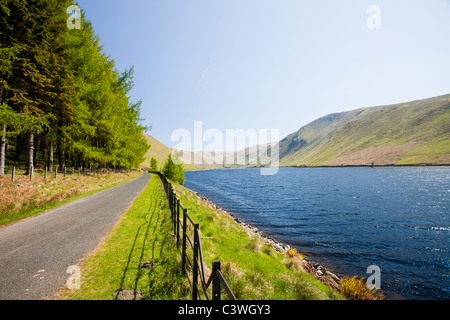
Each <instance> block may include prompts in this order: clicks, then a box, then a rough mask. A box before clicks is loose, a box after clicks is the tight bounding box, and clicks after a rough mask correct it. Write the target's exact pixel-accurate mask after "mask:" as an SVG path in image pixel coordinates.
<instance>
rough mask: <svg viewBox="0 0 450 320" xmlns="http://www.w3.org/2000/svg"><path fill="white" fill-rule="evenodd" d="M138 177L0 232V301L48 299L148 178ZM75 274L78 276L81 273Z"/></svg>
mask: <svg viewBox="0 0 450 320" xmlns="http://www.w3.org/2000/svg"><path fill="white" fill-rule="evenodd" d="M150 177H151V175H150V174H148V173H144V175H142V176H141V177H139V178H136V179H134V180H132V181H128V182H126V183H124V184H121V185H119V186H117V187H114V188H111V189H108V190H105V191H102V192H99V193H97V194H94V195H92V196H89V197H85V198H82V199H79V200H76V201H74V202H71V203H69V204H67V205H64V206H62V207H60V208H57V209H53V210H50V211H47V212H45V213H43V214H41V215H38V216H35V217H32V218H28V219H25V220H23V221H19V222H17V223H14V224H12V225H9V226H6V227H4V228H0V299H1V300H40V299H45V298H47V297H51V296H53V295H54V294H55V293H57V292H58V290H59V289H60V288H62V287H63V286H64V285H65V284H66V281H67V280H68V278H69V277H70V276H71V275H70V274H68V273H67V269H68V267H69V266H72V265H77V263H79V262H80V260H81V259H82V258H83V257H84V256H85V255H86V254H88V253H89V252H92V251H93V250H94V249H95V248H96V246H97V245H98V244H99V242H100V241H101V239H102V238H103V237H104V236H105V235H106V234H107V233H108V231H109V230H110V229H111V228H112V227H113V226H114V225H115V224H116V222H117V221H118V219H119V217H120V216H121V215H122V214H123V213H124V212H125V211H126V210H127V208H128V207H129V206H130V205H131V204H132V202H133V200H134V199H135V198H136V197H137V195H138V194H139V193H140V192H141V191H142V189H143V188H144V187H145V186H146V185H147V183H148V181H149V180H150ZM80 276H81V277H82V276H83V274H82V271H81V274H80Z"/></svg>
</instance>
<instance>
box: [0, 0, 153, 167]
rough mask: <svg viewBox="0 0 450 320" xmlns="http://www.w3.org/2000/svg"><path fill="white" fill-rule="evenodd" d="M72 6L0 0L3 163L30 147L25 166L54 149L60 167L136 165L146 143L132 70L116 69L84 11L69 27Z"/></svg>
mask: <svg viewBox="0 0 450 320" xmlns="http://www.w3.org/2000/svg"><path fill="white" fill-rule="evenodd" d="M72 4H73V1H72V0H28V1H25V0H1V1H0V136H1V137H2V141H5V142H4V143H3V142H2V148H0V162H4V160H2V159H4V158H5V152H9V153H15V155H14V157H15V159H17V160H20V159H23V156H24V154H23V153H24V152H25V151H27V155H28V156H27V157H26V160H27V166H33V165H34V166H35V165H37V164H39V162H40V163H41V164H43V165H48V164H49V163H50V164H51V163H53V158H52V154H53V150H54V151H55V155H57V161H55V162H58V163H59V165H60V166H61V167H65V166H75V167H76V166H83V167H89V166H117V167H125V168H131V167H138V166H139V165H140V163H141V162H142V161H143V158H144V154H145V152H146V151H147V149H148V147H149V146H148V144H147V142H146V141H145V139H144V137H143V135H142V131H143V130H146V129H147V128H146V127H144V126H142V125H140V122H141V120H142V119H140V116H139V115H140V106H141V102H140V101H139V102H137V103H134V102H132V101H131V99H130V97H129V96H128V94H129V92H130V90H131V89H132V87H133V71H134V70H133V67H131V68H130V69H128V70H125V71H124V72H122V73H120V72H119V71H117V70H116V69H115V66H114V61H113V60H111V59H110V58H109V57H108V56H107V55H106V54H105V53H104V52H103V50H102V47H101V46H100V45H99V39H98V37H97V36H95V34H94V31H93V28H92V26H91V23H90V22H89V21H86V19H85V18H84V14H82V17H81V21H82V25H81V29H69V28H68V27H67V19H68V18H69V15H68V14H67V12H66V10H67V8H68V7H69V6H70V5H72ZM22 141H29V143H28V148H23V147H22V146H20V144H22V143H23V142H22ZM4 144H8V146H10V147H8V148H4ZM14 146H15V148H14ZM5 150H8V151H5ZM49 150H52V152H49ZM33 151H34V152H35V155H34V157H33ZM30 155H31V156H30ZM40 156H41V157H42V158H41V159H40ZM10 158H11V156H10ZM33 158H34V160H33ZM30 162H31V163H30ZM32 162H34V163H32ZM3 164H4V163H3ZM1 165H2V163H0V170H1V167H2V166H1ZM1 173H2V172H0V174H1Z"/></svg>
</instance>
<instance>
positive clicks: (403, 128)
mask: <svg viewBox="0 0 450 320" xmlns="http://www.w3.org/2000/svg"><path fill="white" fill-rule="evenodd" d="M144 136H145V137H146V139H147V141H148V142H149V144H150V145H151V147H150V150H149V151H148V152H147V154H146V159H145V161H144V162H143V163H142V165H141V167H149V166H150V159H151V158H152V157H155V158H156V160H157V161H158V166H159V167H162V166H163V165H164V162H165V161H166V159H167V156H168V155H169V154H170V153H171V151H172V150H171V149H170V148H169V147H167V146H165V145H164V144H163V143H161V142H159V141H158V140H156V139H155V138H154V137H152V136H150V135H147V134H145V133H144ZM263 147H265V145H260V146H253V147H251V148H246V149H244V150H240V151H239V152H232V153H220V152H219V153H218V154H215V155H214V154H211V153H210V152H207V151H204V152H203V154H201V153H199V156H200V157H202V156H203V161H204V162H203V163H202V164H195V165H194V164H185V165H184V167H185V169H186V170H203V169H216V168H242V167H246V166H247V167H252V166H253V167H254V166H258V162H257V161H250V159H256V156H257V154H258V150H261V148H263ZM264 150H265V149H264ZM227 154H228V156H230V155H231V156H232V157H235V159H238V157H245V165H243V164H240V165H238V164H231V165H230V164H225V163H226V162H225V157H226V155H227ZM181 155H184V159H190V160H188V161H184V162H185V163H194V155H195V154H194V153H192V152H188V151H181ZM214 159H219V160H217V161H214ZM279 163H280V166H352V165H353V166H362V165H364V166H370V165H372V164H373V165H375V166H377V165H378V166H379V165H423V164H429V165H436V164H450V94H449V95H444V96H440V97H434V98H429V99H424V100H417V101H412V102H405V103H399V104H395V105H389V106H380V107H368V108H360V109H356V110H352V111H347V112H341V113H334V114H329V115H327V116H324V117H321V118H319V119H317V120H315V121H313V122H311V123H309V124H307V125H305V126H304V127H302V128H300V130H298V131H297V132H294V133H292V134H290V135H288V136H287V137H286V138H284V139H282V140H281V141H280V142H279Z"/></svg>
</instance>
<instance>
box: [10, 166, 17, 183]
mask: <svg viewBox="0 0 450 320" xmlns="http://www.w3.org/2000/svg"><path fill="white" fill-rule="evenodd" d="M15 176H16V167H15V166H14V167H13V170H12V177H11V181H12V182H14V178H15Z"/></svg>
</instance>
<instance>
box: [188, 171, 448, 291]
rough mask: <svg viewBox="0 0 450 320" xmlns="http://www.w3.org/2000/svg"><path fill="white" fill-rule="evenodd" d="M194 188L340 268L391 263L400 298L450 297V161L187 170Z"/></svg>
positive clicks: (361, 271) (385, 279)
mask: <svg viewBox="0 0 450 320" xmlns="http://www.w3.org/2000/svg"><path fill="white" fill-rule="evenodd" d="M185 185H186V187H187V188H189V189H192V190H195V191H197V192H199V193H200V194H202V195H203V196H205V197H207V198H208V199H210V200H211V201H213V202H214V203H216V204H218V205H219V206H221V207H223V208H224V209H225V210H227V211H229V212H231V213H233V214H234V215H235V216H236V217H238V218H239V219H241V220H242V221H245V222H247V223H250V224H252V225H254V226H256V227H258V228H259V229H260V230H262V231H263V232H265V233H267V234H270V235H272V236H274V237H275V238H277V239H279V240H280V241H282V242H285V243H288V244H290V245H291V246H294V247H296V248H297V249H298V250H299V251H302V252H305V253H307V255H308V256H309V257H310V259H312V260H316V261H320V262H321V263H322V264H323V265H324V266H326V267H328V268H329V269H330V270H332V271H334V272H335V273H336V274H338V275H341V276H343V275H347V276H353V275H358V276H361V277H366V278H367V277H368V276H370V274H367V273H366V270H367V267H368V266H370V265H377V266H379V267H380V268H381V289H382V290H383V291H385V293H387V295H388V297H389V298H393V299H404V298H406V299H450V209H449V207H450V206H449V202H450V201H449V199H450V168H449V167H402V168H389V167H388V168H280V170H279V172H278V174H276V175H273V176H261V175H260V170H258V169H227V170H210V171H196V172H186V184H185Z"/></svg>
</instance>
